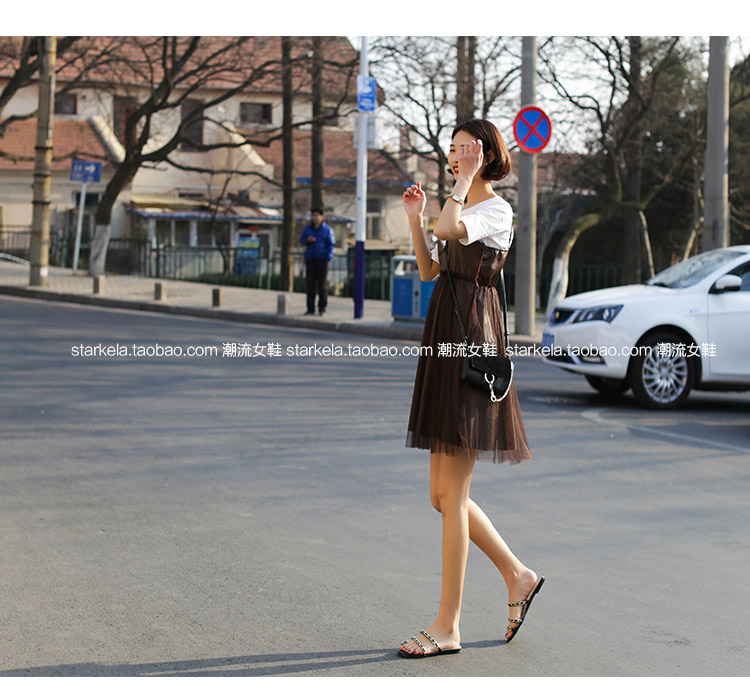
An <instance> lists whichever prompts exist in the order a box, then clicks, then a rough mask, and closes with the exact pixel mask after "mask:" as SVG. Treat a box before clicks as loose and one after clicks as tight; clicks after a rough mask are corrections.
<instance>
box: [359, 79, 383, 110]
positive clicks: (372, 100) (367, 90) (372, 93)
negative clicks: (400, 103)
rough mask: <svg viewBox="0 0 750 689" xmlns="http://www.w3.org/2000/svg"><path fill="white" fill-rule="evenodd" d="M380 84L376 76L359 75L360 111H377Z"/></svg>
mask: <svg viewBox="0 0 750 689" xmlns="http://www.w3.org/2000/svg"><path fill="white" fill-rule="evenodd" d="M377 92H378V84H377V82H376V81H375V77H365V76H362V75H361V74H360V75H358V76H357V109H358V110H359V111H360V112H375V106H376V105H377Z"/></svg>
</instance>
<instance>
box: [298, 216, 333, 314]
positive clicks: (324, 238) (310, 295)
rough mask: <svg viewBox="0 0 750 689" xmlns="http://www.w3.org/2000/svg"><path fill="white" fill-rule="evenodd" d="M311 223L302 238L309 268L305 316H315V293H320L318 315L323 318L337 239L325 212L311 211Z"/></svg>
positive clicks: (301, 241)
mask: <svg viewBox="0 0 750 689" xmlns="http://www.w3.org/2000/svg"><path fill="white" fill-rule="evenodd" d="M310 218H311V220H312V222H310V223H309V224H308V225H307V226H306V227H305V229H304V230H302V236H301V237H300V244H302V245H303V246H305V247H307V248H306V249H305V267H306V268H307V311H306V312H305V316H312V315H314V314H315V293H316V292H317V293H318V313H319V314H320V315H321V316H322V315H323V314H324V313H325V312H326V306H327V305H328V262H329V261H330V260H331V259H332V258H333V249H334V247H335V246H336V239H335V238H334V236H333V230H332V229H331V227H330V225H327V224H326V223H325V222H324V221H323V219H324V214H323V210H322V209H320V208H313V209H312V210H311V211H310Z"/></svg>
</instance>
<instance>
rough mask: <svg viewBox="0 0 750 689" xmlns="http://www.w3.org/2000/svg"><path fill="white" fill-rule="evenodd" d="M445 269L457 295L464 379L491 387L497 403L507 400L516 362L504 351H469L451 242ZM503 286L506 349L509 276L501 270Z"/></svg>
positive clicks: (455, 309)
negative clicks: (487, 352) (455, 278)
mask: <svg viewBox="0 0 750 689" xmlns="http://www.w3.org/2000/svg"><path fill="white" fill-rule="evenodd" d="M445 272H446V273H447V274H448V283H449V284H450V288H451V294H452V295H453V305H454V313H455V314H456V320H457V321H458V328H459V330H460V332H461V339H462V341H463V344H464V347H465V348H466V350H467V353H466V354H464V355H463V357H462V359H461V380H465V381H466V382H468V383H470V384H471V385H473V386H475V387H477V388H480V389H482V390H489V394H490V399H491V400H492V401H493V402H500V401H501V400H503V399H505V397H506V395H507V394H508V392H509V391H510V385H511V383H512V382H513V369H514V366H513V361H512V360H511V358H510V357H509V356H503V355H501V354H495V355H494V356H492V355H486V354H468V349H469V340H468V338H467V337H466V331H465V330H464V323H463V319H462V318H461V309H460V308H459V305H458V297H457V296H456V288H455V287H454V286H453V277H452V276H451V269H450V261H449V260H448V245H447V243H446V247H445ZM500 288H501V291H502V295H503V325H504V328H505V349H506V352H507V350H508V346H509V340H508V315H507V305H506V300H505V279H504V277H503V273H502V271H500Z"/></svg>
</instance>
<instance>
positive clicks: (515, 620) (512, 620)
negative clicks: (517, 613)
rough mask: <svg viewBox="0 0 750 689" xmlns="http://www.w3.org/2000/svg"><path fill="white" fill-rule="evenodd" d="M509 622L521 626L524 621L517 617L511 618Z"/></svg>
mask: <svg viewBox="0 0 750 689" xmlns="http://www.w3.org/2000/svg"><path fill="white" fill-rule="evenodd" d="M508 622H517V623H518V624H521V622H523V620H519V619H518V618H517V617H509V618H508Z"/></svg>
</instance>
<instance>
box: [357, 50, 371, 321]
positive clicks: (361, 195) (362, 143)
mask: <svg viewBox="0 0 750 689" xmlns="http://www.w3.org/2000/svg"><path fill="white" fill-rule="evenodd" d="M361 41H362V46H361V50H360V53H359V73H360V74H361V75H362V76H363V77H367V76H368V71H369V66H368V58H367V36H362V38H361ZM368 116H369V115H368V113H367V112H365V111H364V110H363V109H362V108H360V111H359V115H358V117H359V140H358V141H357V217H356V224H355V235H354V237H355V243H354V318H362V316H364V310H365V236H366V234H367V118H368Z"/></svg>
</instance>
